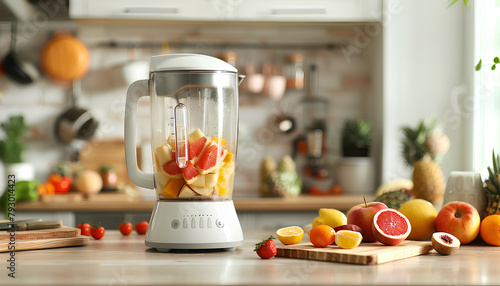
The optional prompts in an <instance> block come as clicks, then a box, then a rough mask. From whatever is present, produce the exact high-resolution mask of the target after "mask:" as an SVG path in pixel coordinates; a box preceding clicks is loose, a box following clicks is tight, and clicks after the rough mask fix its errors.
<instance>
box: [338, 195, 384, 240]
mask: <svg viewBox="0 0 500 286" xmlns="http://www.w3.org/2000/svg"><path fill="white" fill-rule="evenodd" d="M386 208H387V206H386V205H385V204H384V203H381V202H369V203H363V204H359V205H355V206H353V207H352V208H351V209H350V210H349V212H347V224H355V225H357V226H359V227H360V228H361V229H362V230H363V233H362V234H363V241H364V242H375V241H377V240H376V239H375V236H374V235H373V231H372V222H373V217H374V216H375V214H376V213H377V212H378V211H379V210H382V209H386Z"/></svg>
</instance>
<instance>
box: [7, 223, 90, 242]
mask: <svg viewBox="0 0 500 286" xmlns="http://www.w3.org/2000/svg"><path fill="white" fill-rule="evenodd" d="M79 235H80V229H78V228H74V227H67V226H61V227H58V228H50V229H39V230H19V231H17V230H16V240H33V239H47V238H64V237H76V236H79ZM10 237H11V233H10V232H8V231H0V241H1V240H4V239H8V238H10Z"/></svg>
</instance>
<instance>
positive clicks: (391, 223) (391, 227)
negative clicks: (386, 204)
mask: <svg viewBox="0 0 500 286" xmlns="http://www.w3.org/2000/svg"><path fill="white" fill-rule="evenodd" d="M377 226H378V228H379V229H380V230H381V231H382V232H383V233H385V234H388V235H391V236H399V235H402V234H405V233H406V231H407V230H408V224H407V223H406V220H405V219H404V218H403V217H401V216H399V215H395V214H393V213H391V212H382V213H380V214H379V216H378V219H377Z"/></svg>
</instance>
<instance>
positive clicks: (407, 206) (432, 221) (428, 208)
mask: <svg viewBox="0 0 500 286" xmlns="http://www.w3.org/2000/svg"><path fill="white" fill-rule="evenodd" d="M399 212H401V213H402V214H404V215H405V216H406V217H407V218H408V220H409V221H410V224H411V233H410V235H409V236H408V238H407V239H412V240H426V239H429V238H431V236H432V234H433V233H434V232H435V231H436V217H437V211H436V209H435V208H434V206H433V205H432V204H431V203H430V202H428V201H426V200H423V199H413V200H409V201H407V202H406V203H404V204H403V205H402V206H401V207H400V208H399Z"/></svg>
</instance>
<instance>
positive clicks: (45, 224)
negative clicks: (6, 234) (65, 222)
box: [0, 219, 62, 230]
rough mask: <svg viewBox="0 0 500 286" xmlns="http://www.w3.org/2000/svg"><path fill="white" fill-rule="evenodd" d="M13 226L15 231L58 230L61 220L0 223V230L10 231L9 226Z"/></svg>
mask: <svg viewBox="0 0 500 286" xmlns="http://www.w3.org/2000/svg"><path fill="white" fill-rule="evenodd" d="M12 225H13V226H14V229H15V230H37V229H50V228H59V227H61V226H62V221H61V220H49V221H42V220H37V219H33V220H29V219H28V220H23V221H13V222H10V221H9V222H2V223H0V230H8V229H11V228H12V227H11V226H12Z"/></svg>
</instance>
